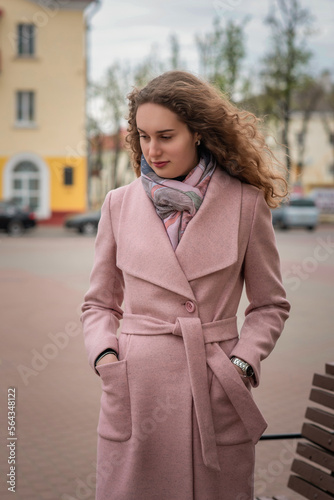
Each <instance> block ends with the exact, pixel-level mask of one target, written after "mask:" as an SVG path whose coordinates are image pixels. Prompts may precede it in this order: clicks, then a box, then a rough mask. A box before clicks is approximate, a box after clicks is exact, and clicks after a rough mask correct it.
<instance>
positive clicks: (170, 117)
mask: <svg viewBox="0 0 334 500" xmlns="http://www.w3.org/2000/svg"><path fill="white" fill-rule="evenodd" d="M136 122H137V129H138V132H139V137H140V146H141V150H142V153H143V155H144V156H145V159H146V161H147V163H148V164H149V165H150V167H151V168H152V169H153V170H154V172H155V173H156V174H157V175H159V176H160V177H165V178H168V179H172V178H174V177H179V176H181V175H187V174H188V172H190V170H191V169H193V168H194V167H195V166H196V165H197V163H198V161H199V160H198V154H197V147H196V141H197V140H198V139H199V138H200V137H199V135H198V134H192V133H191V132H190V130H189V129H188V127H187V125H186V124H185V123H183V122H181V121H180V120H179V118H178V116H177V115H176V114H175V113H173V112H172V111H170V110H169V109H167V108H165V107H164V106H160V105H159V104H153V103H145V104H142V105H141V106H139V107H138V110H137V115H136Z"/></svg>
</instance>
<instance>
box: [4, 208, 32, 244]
mask: <svg viewBox="0 0 334 500" xmlns="http://www.w3.org/2000/svg"><path fill="white" fill-rule="evenodd" d="M36 224H37V222H36V219H35V214H34V212H32V211H31V210H30V209H29V208H21V207H20V206H19V205H18V204H17V203H15V202H14V201H10V200H9V201H0V229H4V230H5V231H7V233H8V234H10V235H11V236H21V235H22V234H23V233H24V232H25V231H26V229H28V228H32V227H35V226H36Z"/></svg>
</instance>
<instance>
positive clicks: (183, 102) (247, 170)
mask: <svg viewBox="0 0 334 500" xmlns="http://www.w3.org/2000/svg"><path fill="white" fill-rule="evenodd" d="M128 100H129V116H128V124H129V125H128V135H127V137H126V142H127V143H128V145H129V147H130V151H131V157H132V164H133V167H134V170H135V172H136V175H137V177H139V176H140V159H141V155H142V151H141V147H140V140H139V133H138V130H137V123H136V114H137V110H138V107H139V106H140V105H141V104H145V103H154V104H159V105H161V106H164V107H166V108H168V109H169V110H170V111H172V112H174V113H175V114H176V115H177V116H178V118H179V119H180V120H181V121H182V122H184V123H185V124H186V125H187V126H188V128H189V130H190V132H192V133H195V132H197V133H198V134H200V137H201V146H200V148H206V149H207V150H209V151H210V152H211V154H212V155H213V157H214V158H215V160H216V162H217V165H218V166H219V167H220V168H222V169H223V170H226V171H227V172H228V173H229V174H230V175H231V176H233V177H237V178H238V179H240V181H242V182H245V183H247V184H252V185H253V186H256V187H258V188H259V189H261V190H262V191H263V192H264V196H265V199H266V202H267V204H268V205H269V206H270V207H272V208H275V207H276V206H278V205H279V203H280V201H281V199H282V198H283V197H284V196H286V194H287V182H286V180H285V178H284V177H283V175H282V173H281V172H282V171H283V170H284V168H285V167H284V166H283V165H282V164H281V163H280V162H279V161H278V160H277V159H276V158H275V156H274V154H273V153H272V152H271V150H270V149H269V148H268V146H267V145H266V143H265V139H264V136H263V134H262V133H261V132H260V131H259V129H258V123H259V122H260V120H259V119H258V118H257V117H256V116H255V115H254V114H252V113H249V112H247V111H243V110H239V109H238V108H237V107H236V106H234V105H233V104H231V102H229V101H228V99H227V98H226V97H225V96H224V95H223V94H222V93H220V92H219V91H218V90H217V89H215V88H214V87H213V86H211V85H210V84H208V83H207V82H204V81H202V80H200V79H199V78H197V77H196V76H194V75H192V74H191V73H188V72H186V71H168V72H166V73H163V74H162V75H160V76H158V77H157V78H154V79H153V80H151V81H150V82H149V83H148V84H147V85H146V86H145V87H144V88H142V89H137V88H134V90H133V91H132V92H131V93H130V94H129V95H128Z"/></svg>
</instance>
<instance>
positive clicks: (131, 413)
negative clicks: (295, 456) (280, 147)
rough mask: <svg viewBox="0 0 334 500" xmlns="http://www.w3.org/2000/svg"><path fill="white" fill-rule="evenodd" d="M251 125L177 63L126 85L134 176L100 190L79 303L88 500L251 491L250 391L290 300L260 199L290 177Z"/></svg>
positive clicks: (260, 427) (256, 415) (240, 496)
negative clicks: (90, 414)
mask: <svg viewBox="0 0 334 500" xmlns="http://www.w3.org/2000/svg"><path fill="white" fill-rule="evenodd" d="M256 121H257V120H256V118H255V117H254V116H253V115H251V114H248V113H245V112H242V111H239V110H238V109H237V108H235V107H234V106H233V105H232V104H230V103H229V102H228V101H227V100H226V99H225V98H224V97H223V96H222V95H220V94H219V93H218V92H217V91H216V90H215V89H214V88H213V87H211V86H210V85H208V84H207V83H205V82H203V81H201V80H199V79H198V78H196V77H195V76H193V75H191V74H190V73H186V72H181V71H172V72H167V73H164V74H163V75H161V76H159V77H158V78H155V79H154V80H152V81H151V82H150V83H149V84H148V85H147V86H146V87H145V88H143V89H142V90H137V89H135V90H134V91H133V92H132V93H131V94H130V95H129V120H128V123H129V129H128V130H129V135H128V143H129V145H130V148H131V151H132V160H133V165H134V168H135V170H136V173H137V175H138V179H137V180H136V181H134V182H133V183H131V184H130V185H128V186H125V187H122V188H119V189H116V190H114V191H111V192H109V193H108V195H107V197H106V200H105V202H104V204H103V207H102V216H101V221H100V224H99V230H98V235H97V239H96V247H95V262H94V267H93V270H92V273H91V282H90V288H89V290H88V292H87V294H86V295H85V302H84V304H83V307H82V311H83V314H82V321H83V328H84V335H85V343H86V347H87V351H88V356H89V362H90V364H91V366H92V367H93V368H94V370H95V371H96V373H98V374H99V375H100V376H101V381H102V389H103V392H102V398H101V410H100V416H99V423H98V436H99V437H98V472H97V493H96V495H97V496H96V498H97V500H153V499H159V500H193V499H194V500H252V499H253V469H254V445H255V444H256V442H257V441H258V439H259V437H260V436H261V434H262V433H263V431H264V430H265V428H266V423H265V421H264V419H263V417H262V415H261V413H260V411H259V410H258V408H257V407H256V405H255V403H254V401H253V399H252V396H251V393H250V388H251V386H254V387H256V386H257V385H258V384H259V380H260V362H261V361H262V360H263V359H264V358H266V357H267V356H268V354H269V353H270V352H271V350H272V349H273V347H274V345H275V343H276V341H277V339H278V337H279V336H280V334H281V332H282V330H283V326H284V322H285V320H286V319H287V317H288V314H289V308H290V306H289V303H288V302H287V300H286V297H285V292H284V289H283V286H282V283H281V275H280V264H279V256H278V253H277V249H276V244H275V236H274V232H273V228H272V223H271V213H270V209H269V206H275V205H277V203H278V201H277V200H278V199H279V198H280V197H281V196H282V195H283V194H284V190H285V187H286V183H285V181H284V179H283V178H282V177H281V176H280V174H279V173H277V172H275V159H274V157H273V155H272V154H271V153H270V151H269V150H268V149H267V147H266V145H265V142H264V139H263V137H262V135H261V134H260V132H259V131H258V130H257V127H256ZM244 284H245V287H246V292H247V296H248V299H249V305H248V307H247V309H246V311H245V320H244V322H243V325H242V327H241V328H240V332H238V329H237V316H236V315H237V311H238V305H239V301H240V296H241V292H242V289H243V286H244ZM121 319H122V325H121V330H120V335H119V337H117V336H116V332H117V329H118V326H119V323H120V320H121Z"/></svg>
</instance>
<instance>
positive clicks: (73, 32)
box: [0, 0, 87, 211]
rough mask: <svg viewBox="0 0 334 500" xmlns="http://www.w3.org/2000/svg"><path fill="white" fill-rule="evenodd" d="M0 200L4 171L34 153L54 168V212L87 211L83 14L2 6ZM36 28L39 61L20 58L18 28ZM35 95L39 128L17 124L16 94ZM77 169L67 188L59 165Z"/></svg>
mask: <svg viewBox="0 0 334 500" xmlns="http://www.w3.org/2000/svg"><path fill="white" fill-rule="evenodd" d="M0 7H1V9H3V12H4V15H3V16H2V17H1V18H0V51H1V60H2V70H1V72H0V110H1V116H0V198H3V197H4V192H3V169H4V165H5V163H6V162H7V160H8V159H10V158H11V157H12V156H14V155H15V154H18V153H25V152H29V153H34V154H36V155H38V156H40V157H41V158H43V159H44V161H45V162H46V163H47V164H48V165H49V166H50V197H49V198H50V210H51V211H55V210H60V211H66V210H78V211H82V210H85V208H86V175H87V174H86V169H87V165H86V133H85V99H86V98H85V88H86V61H85V20H84V14H83V11H82V10H67V9H64V10H61V9H59V8H58V9H54V10H53V11H52V10H51V9H47V8H43V6H42V3H41V4H38V3H33V2H30V1H28V0H1V1H0ZM20 22H23V23H34V24H35V27H36V45H35V46H36V53H35V57H32V58H29V57H28V58H24V57H18V56H17V46H16V32H17V31H16V30H17V24H18V23H20ZM24 90H27V91H28V90H33V91H34V92H35V99H36V100H35V103H36V104H35V110H36V114H35V124H34V126H33V127H31V126H29V127H27V128H21V127H19V126H18V125H17V124H16V123H15V113H16V99H15V97H16V92H17V91H24ZM56 164H58V165H60V164H62V165H63V166H64V165H66V166H72V167H74V175H75V177H74V182H75V185H74V186H65V185H63V183H62V182H61V181H60V179H59V175H58V174H57V172H58V173H59V168H58V167H56V166H55V165H56Z"/></svg>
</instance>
